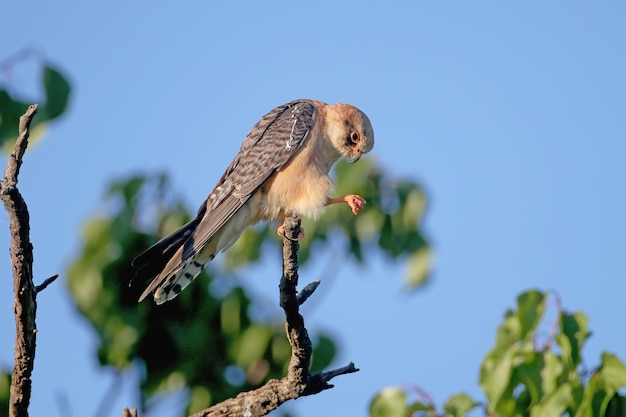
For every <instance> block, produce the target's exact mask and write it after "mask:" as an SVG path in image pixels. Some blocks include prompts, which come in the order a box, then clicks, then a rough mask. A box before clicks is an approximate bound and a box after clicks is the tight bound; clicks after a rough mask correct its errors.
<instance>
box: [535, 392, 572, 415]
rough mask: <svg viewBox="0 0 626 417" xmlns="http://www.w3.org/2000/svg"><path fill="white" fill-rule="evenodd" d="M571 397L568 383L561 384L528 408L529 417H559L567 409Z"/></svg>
mask: <svg viewBox="0 0 626 417" xmlns="http://www.w3.org/2000/svg"><path fill="white" fill-rule="evenodd" d="M571 399H572V390H571V387H570V385H569V384H562V385H560V386H559V387H558V388H557V389H556V390H555V391H553V392H552V393H550V394H549V395H547V396H546V397H545V398H544V399H542V401H541V402H540V403H539V404H537V405H536V406H534V407H532V408H531V409H530V417H560V416H562V415H563V413H564V412H565V410H566V409H567V406H568V404H569V403H570V401H571Z"/></svg>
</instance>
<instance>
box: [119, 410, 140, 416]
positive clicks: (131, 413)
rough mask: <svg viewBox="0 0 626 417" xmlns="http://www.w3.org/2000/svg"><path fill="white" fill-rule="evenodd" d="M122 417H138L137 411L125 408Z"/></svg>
mask: <svg viewBox="0 0 626 417" xmlns="http://www.w3.org/2000/svg"><path fill="white" fill-rule="evenodd" d="M122 417H137V409H136V408H131V409H129V408H124V410H122Z"/></svg>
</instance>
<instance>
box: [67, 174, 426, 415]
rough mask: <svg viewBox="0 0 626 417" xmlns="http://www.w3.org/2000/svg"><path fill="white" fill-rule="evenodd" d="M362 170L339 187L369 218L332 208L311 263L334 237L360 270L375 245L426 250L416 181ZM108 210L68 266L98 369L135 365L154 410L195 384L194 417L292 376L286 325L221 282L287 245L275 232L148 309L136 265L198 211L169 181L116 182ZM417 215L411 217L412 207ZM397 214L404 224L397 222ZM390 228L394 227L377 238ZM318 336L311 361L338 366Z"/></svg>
mask: <svg viewBox="0 0 626 417" xmlns="http://www.w3.org/2000/svg"><path fill="white" fill-rule="evenodd" d="M359 165H361V167H360V168H359ZM359 165H354V166H351V167H350V169H351V174H352V176H357V177H359V178H362V180H361V181H360V182H359V183H357V184H346V183H345V182H342V180H340V181H339V186H340V187H345V188H349V187H351V190H352V192H357V193H362V195H364V196H366V198H368V200H370V202H372V204H369V205H368V206H367V208H366V210H364V212H363V213H362V214H363V215H364V216H363V217H362V218H361V219H360V220H359V218H360V217H361V215H359V216H357V217H355V216H353V215H352V214H351V213H350V210H349V209H347V207H345V206H344V207H336V208H335V207H333V208H332V210H330V209H331V208H329V211H330V213H329V214H328V215H327V216H324V217H323V218H322V219H321V220H320V221H318V222H317V223H307V224H306V225H305V226H304V227H305V229H306V228H307V227H308V229H306V230H307V236H308V237H307V239H305V240H304V241H303V242H302V245H301V251H302V252H301V253H302V258H301V260H302V262H306V260H307V259H309V258H310V253H311V250H310V249H311V245H312V244H314V242H323V241H326V240H327V239H328V238H329V236H331V235H332V234H334V233H337V234H339V233H343V234H345V235H346V236H348V238H347V239H346V253H348V254H350V255H351V256H352V257H353V258H354V259H355V260H357V261H358V262H361V263H363V262H366V259H365V257H364V256H363V251H364V248H367V250H370V247H374V246H376V245H378V247H379V248H381V249H382V251H383V253H387V254H389V256H391V257H394V258H397V257H399V256H400V255H409V254H411V253H412V252H414V251H415V250H418V249H422V250H426V248H427V246H426V243H425V241H424V239H422V237H421V235H420V234H419V231H418V220H419V217H420V215H421V211H419V210H422V209H423V205H422V206H419V207H418V206H415V205H413V206H408V205H407V204H406V201H407V199H408V198H413V199H416V198H418V199H419V200H420V201H422V202H423V195H422V194H421V192H420V190H419V189H418V188H417V186H416V185H415V184H412V183H398V184H395V185H394V184H391V183H390V181H389V180H388V179H386V178H384V176H382V175H381V174H380V172H379V170H377V169H376V167H375V165H374V164H373V163H371V162H369V163H364V164H359ZM338 170H339V173H338V174H339V177H340V178H343V177H344V176H345V175H343V171H342V170H345V167H344V166H343V165H340V166H339V167H338ZM383 189H384V190H383ZM383 192H386V193H388V194H389V196H386V198H387V199H389V200H390V201H391V203H393V206H391V203H390V205H388V206H387V207H386V210H387V211H383V209H382V208H380V207H385V206H383V205H379V204H377V202H379V201H381V200H382V199H383V197H382V195H383ZM411 195H413V197H409V196H411ZM107 207H108V210H107V211H108V213H107V214H105V215H100V216H96V217H94V218H92V219H91V220H89V221H88V222H87V224H86V225H85V227H84V229H83V237H82V240H83V245H82V246H83V250H82V253H81V254H80V255H79V256H78V257H77V259H76V260H75V261H74V262H73V263H72V265H71V267H70V269H69V273H68V281H67V282H68V288H69V291H70V294H71V295H72V298H73V300H74V302H75V303H76V307H77V309H78V311H79V312H80V313H81V314H82V315H83V316H84V317H85V318H86V319H87V320H88V321H89V323H90V324H91V325H92V326H93V328H94V330H95V331H96V332H97V334H98V337H99V341H100V343H99V348H98V359H99V361H100V364H101V365H103V366H112V367H114V368H115V369H118V370H120V371H121V370H124V369H127V368H129V367H131V366H134V367H137V368H139V369H140V370H141V372H142V375H143V378H142V386H141V392H142V396H143V400H144V401H143V403H144V405H148V406H149V402H148V400H149V399H150V398H153V397H154V396H155V394H157V393H159V392H163V391H171V390H181V389H183V388H186V389H187V392H188V393H189V404H190V406H189V409H188V411H189V412H193V411H196V410H198V409H202V408H206V407H207V406H209V405H210V404H212V403H216V402H219V401H221V400H223V399H225V398H228V397H231V396H234V395H235V394H237V393H238V392H241V391H243V390H247V389H251V388H253V387H255V386H258V385H261V384H262V383H264V382H265V381H266V380H267V379H269V378H280V377H282V376H283V375H284V374H285V373H286V366H287V363H288V361H289V358H290V355H291V349H290V346H289V344H288V342H287V340H286V337H285V335H284V330H283V327H282V325H281V324H280V323H261V322H258V321H255V320H254V319H253V318H252V317H251V316H250V314H249V307H250V306H251V304H252V300H251V299H250V298H249V296H248V295H247V293H246V291H245V289H244V288H241V287H237V286H233V285H232V284H225V282H228V281H227V280H225V279H224V277H226V278H227V277H228V276H229V275H230V274H231V272H230V270H231V269H232V268H237V267H240V266H242V265H245V264H249V263H251V262H254V261H256V260H258V259H259V256H260V253H261V247H262V246H263V244H264V243H265V242H270V244H272V245H273V244H276V243H277V242H278V239H277V237H276V233H275V231H274V228H273V227H271V226H264V227H259V228H254V229H251V230H249V231H248V232H246V234H245V235H244V236H243V237H242V238H241V239H240V241H239V242H238V243H237V244H236V245H235V246H234V247H233V248H231V249H230V250H229V251H228V252H226V255H225V262H223V263H220V262H214V263H211V264H209V268H208V269H207V270H206V271H205V272H204V273H203V274H202V275H201V276H200V277H198V278H197V279H196V281H195V282H194V283H193V284H192V285H190V287H189V288H187V289H186V290H185V291H183V292H182V293H181V294H180V295H179V296H178V297H177V298H176V299H174V300H173V301H171V302H168V303H166V304H164V305H162V306H158V307H157V306H155V305H153V304H152V303H150V302H144V303H141V304H139V305H138V304H137V298H138V296H139V294H140V292H141V291H142V290H143V288H144V285H145V283H133V286H131V287H130V288H129V287H128V282H129V280H130V279H131V278H132V275H133V270H132V269H131V267H130V263H131V260H132V258H133V257H134V256H136V255H137V254H139V253H140V252H141V251H142V250H143V249H145V248H146V247H147V246H149V245H150V244H152V243H154V242H155V241H156V240H157V239H158V238H159V237H161V236H163V235H165V234H167V233H169V232H171V231H172V230H174V229H175V228H176V227H179V226H180V225H182V224H183V223H184V222H186V221H188V220H189V219H190V216H189V213H188V212H187V211H186V210H185V208H184V206H183V204H182V202H181V200H180V199H179V198H175V197H172V191H171V186H170V184H169V181H168V179H167V176H166V175H163V174H161V175H150V176H145V175H137V176H133V177H131V178H128V179H126V180H122V181H119V182H115V183H113V184H112V185H111V186H110V187H109V190H108V192H107ZM338 209H342V210H338ZM409 209H410V210H412V213H407V212H406V210H409ZM417 209H419V210H417ZM415 211H417V212H415ZM368 213H370V214H368ZM398 216H399V217H401V219H402V221H403V222H402V223H398V220H394V218H395V217H398ZM363 219H364V220H363ZM409 221H412V223H410V222H409ZM384 223H389V226H388V227H387V229H384V228H383V229H382V231H379V225H381V224H384ZM385 233H397V234H398V235H399V236H401V235H402V233H404V234H405V235H406V236H407V237H406V238H407V239H408V238H410V239H412V240H413V241H412V243H407V242H400V243H398V242H395V241H394V239H391V238H389V236H383V235H384V234H385ZM223 265H225V266H226V267H223ZM424 271H426V270H425V269H424ZM218 277H219V278H218ZM278 278H279V277H276V282H278ZM422 281H423V279H422ZM313 339H314V340H315V341H316V342H315V346H314V356H313V365H312V366H313V368H314V370H321V369H323V368H325V367H327V366H328V365H329V364H330V362H331V360H332V359H333V357H334V356H335V353H336V346H335V343H334V342H333V340H332V339H331V338H329V337H328V336H325V335H324V334H318V335H316V336H315V337H313Z"/></svg>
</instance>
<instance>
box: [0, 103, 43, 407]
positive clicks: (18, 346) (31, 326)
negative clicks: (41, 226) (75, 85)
mask: <svg viewBox="0 0 626 417" xmlns="http://www.w3.org/2000/svg"><path fill="white" fill-rule="evenodd" d="M37 108H38V106H37V105H36V104H33V105H32V106H30V107H29V108H28V110H27V111H26V113H25V114H24V115H23V116H22V117H20V126H19V135H18V138H17V142H16V143H15V148H14V150H13V153H11V156H10V157H9V161H8V163H7V168H6V170H5V172H4V179H3V180H2V181H0V195H1V196H2V201H3V203H4V207H5V209H6V211H7V213H8V216H9V230H10V232H11V248H10V250H9V252H10V254H11V264H12V266H13V291H14V294H15V305H14V307H13V309H14V312H15V326H16V337H15V362H14V366H13V376H12V379H11V393H10V399H9V416H11V417H27V416H28V405H29V403H30V393H31V379H30V376H31V374H32V371H33V364H34V359H35V340H36V332H37V327H36V325H35V313H36V310H37V303H36V300H35V298H36V296H37V289H36V287H35V285H34V283H33V247H32V245H31V243H30V236H29V233H30V225H29V221H30V218H29V215H28V207H27V206H26V202H25V201H24V199H23V198H22V195H21V194H20V192H19V190H18V189H17V177H18V175H19V172H20V167H21V166H22V157H23V156H24V152H26V147H27V146H28V136H29V134H30V123H31V121H32V119H33V117H34V116H35V113H37Z"/></svg>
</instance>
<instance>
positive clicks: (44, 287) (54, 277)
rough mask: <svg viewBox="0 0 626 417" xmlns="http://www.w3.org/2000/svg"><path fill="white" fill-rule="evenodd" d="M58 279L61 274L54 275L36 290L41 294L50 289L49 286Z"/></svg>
mask: <svg viewBox="0 0 626 417" xmlns="http://www.w3.org/2000/svg"><path fill="white" fill-rule="evenodd" d="M58 277H59V274H54V275H52V276H51V277H50V278H46V280H45V281H44V282H42V283H41V284H39V285H37V286H36V287H35V290H36V291H37V293H40V292H41V291H43V290H45V289H46V288H47V287H48V285H50V284H52V283H53V282H54V281H56V279H57V278H58Z"/></svg>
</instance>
